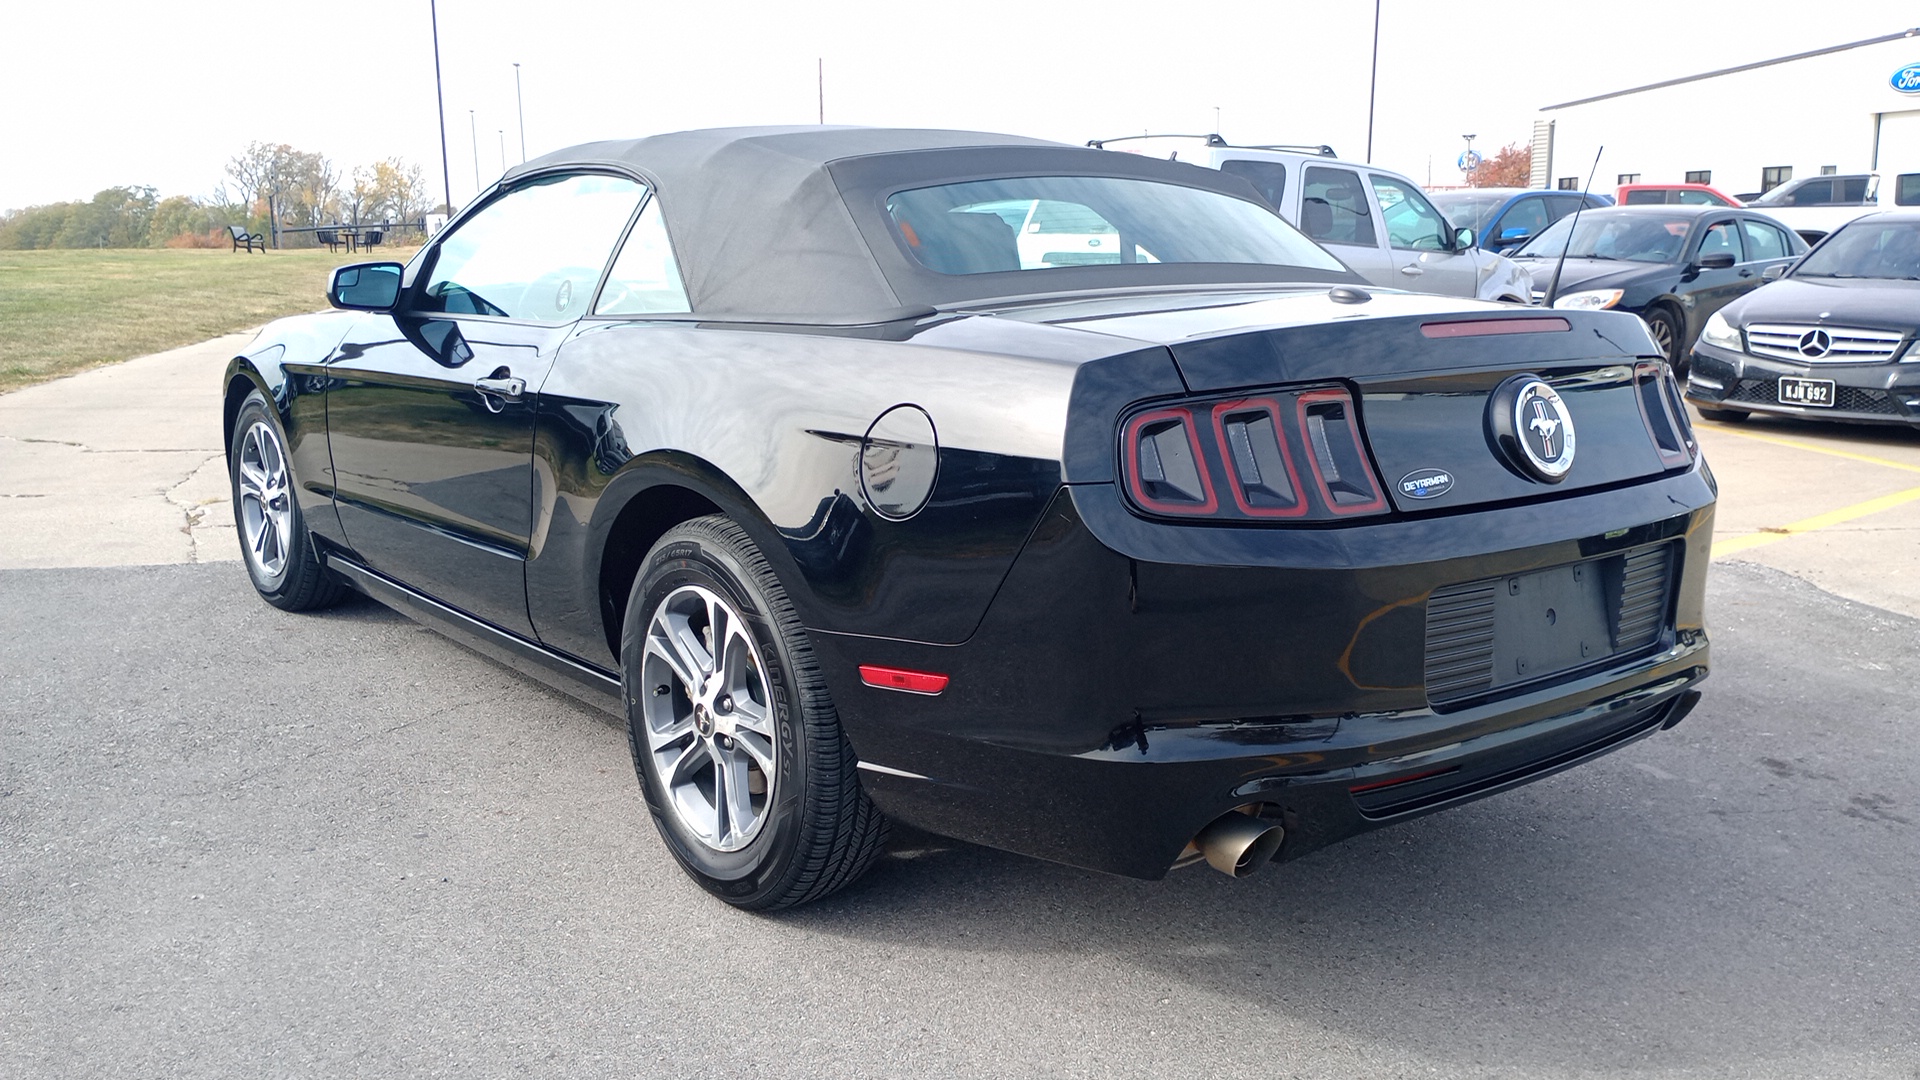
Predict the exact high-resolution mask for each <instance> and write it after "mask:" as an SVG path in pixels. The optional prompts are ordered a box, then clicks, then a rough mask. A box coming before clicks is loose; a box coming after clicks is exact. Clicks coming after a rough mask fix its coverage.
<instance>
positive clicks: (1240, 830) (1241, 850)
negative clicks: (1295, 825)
mask: <svg viewBox="0 0 1920 1080" xmlns="http://www.w3.org/2000/svg"><path fill="white" fill-rule="evenodd" d="M1286 838H1287V830H1285V829H1283V828H1281V827H1280V826H1278V825H1275V824H1274V823H1273V822H1271V821H1262V820H1260V819H1259V818H1257V817H1254V816H1253V815H1252V814H1245V813H1241V812H1240V811H1238V810H1229V811H1227V812H1226V813H1224V814H1221V815H1220V816H1219V817H1217V818H1215V819H1214V820H1213V822H1212V824H1210V825H1208V826H1207V827H1206V828H1204V829H1201V830H1200V835H1198V836H1196V837H1194V838H1193V845H1194V846H1195V847H1197V848H1199V849H1200V854H1201V856H1202V857H1203V858H1205V859H1206V860H1207V865H1208V866H1211V867H1213V868H1214V869H1215V870H1218V871H1220V872H1221V873H1223V874H1225V875H1227V876H1228V877H1237V878H1242V877H1246V876H1247V875H1249V874H1251V873H1253V872H1254V871H1255V870H1258V869H1260V868H1261V867H1262V866H1265V865H1266V864H1267V863H1269V862H1271V861H1272V860H1273V857H1274V856H1275V855H1277V854H1279V852H1280V842H1281V841H1283V840H1285V839H1286Z"/></svg>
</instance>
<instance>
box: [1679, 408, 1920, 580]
mask: <svg viewBox="0 0 1920 1080" xmlns="http://www.w3.org/2000/svg"><path fill="white" fill-rule="evenodd" d="M1756 437H1757V436H1756ZM1769 441H1771V440H1769ZM1844 456H1847V457H1853V456H1855V455H1852V454H1847V455H1844ZM1884 464H1890V465H1894V466H1895V467H1896V468H1903V469H1904V468H1908V466H1905V465H1900V464H1899V463H1897V462H1885V463H1884ZM1913 471H1914V472H1920V469H1914V470H1913ZM1916 500H1920V487H1916V488H1908V489H1907V490H1905V491H1896V492H1894V493H1893V494H1891V495H1882V496H1880V497H1879V498H1877V499H1868V500H1867V501H1866V502H1861V503H1854V504H1853V505H1852V506H1843V507H1841V508H1840V509H1838V510H1829V511H1827V512H1826V513H1824V514H1818V515H1816V516H1814V517H1810V518H1807V519H1806V520H1805V521H1796V522H1794V523H1793V524H1791V525H1788V526H1786V527H1785V528H1781V529H1768V530H1766V531H1765V532H1757V533H1748V534H1747V535H1745V536H1730V537H1728V538H1726V539H1725V540H1715V541H1714V542H1713V557H1714V558H1716V559H1720V558H1725V557H1726V556H1728V555H1733V554H1735V553H1737V552H1742V551H1751V550H1753V549H1754V548H1757V547H1765V546H1766V545H1768V544H1771V543H1773V542H1774V541H1776V540H1785V539H1786V538H1787V537H1789V536H1798V535H1800V534H1801V533H1810V532H1813V531H1814V530H1816V529H1824V528H1827V527H1828V526H1830V525H1839V524H1842V523H1845V522H1848V521H1852V520H1854V519H1855V518H1863V517H1866V516H1867V515H1869V514H1877V513H1879V512H1880V511H1882V510H1891V509H1893V508H1894V507H1896V506H1904V505H1906V504H1907V503H1910V502H1914V501H1916Z"/></svg>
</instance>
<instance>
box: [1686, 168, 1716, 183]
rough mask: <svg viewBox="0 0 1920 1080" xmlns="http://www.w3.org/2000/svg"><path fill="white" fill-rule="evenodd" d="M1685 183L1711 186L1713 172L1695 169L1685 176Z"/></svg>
mask: <svg viewBox="0 0 1920 1080" xmlns="http://www.w3.org/2000/svg"><path fill="white" fill-rule="evenodd" d="M1687 183H1689V184H1711V183H1713V170H1712V169H1695V170H1693V171H1692V172H1690V173H1688V174H1687Z"/></svg>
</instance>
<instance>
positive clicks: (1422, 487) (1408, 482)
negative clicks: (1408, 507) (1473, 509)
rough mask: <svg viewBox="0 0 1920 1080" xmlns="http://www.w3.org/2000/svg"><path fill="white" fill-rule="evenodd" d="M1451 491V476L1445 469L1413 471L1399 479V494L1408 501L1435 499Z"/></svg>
mask: <svg viewBox="0 0 1920 1080" xmlns="http://www.w3.org/2000/svg"><path fill="white" fill-rule="evenodd" d="M1452 490H1453V474H1452V473H1450V472H1448V471H1446V470H1445V469H1415V470H1414V471H1412V472H1410V473H1408V474H1407V475H1405V476H1403V477H1401V478H1400V494H1402V495H1405V496H1406V497H1407V498H1409V499H1437V498H1439V497H1440V496H1442V495H1445V494H1446V493H1447V492H1449V491H1452Z"/></svg>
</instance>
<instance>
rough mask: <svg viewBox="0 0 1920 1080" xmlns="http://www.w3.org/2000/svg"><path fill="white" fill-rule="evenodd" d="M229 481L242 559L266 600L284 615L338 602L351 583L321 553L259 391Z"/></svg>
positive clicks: (236, 431) (251, 397)
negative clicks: (344, 581) (336, 571)
mask: <svg viewBox="0 0 1920 1080" xmlns="http://www.w3.org/2000/svg"><path fill="white" fill-rule="evenodd" d="M227 479H228V481H229V482H230V484H231V486H232V491H233V523H234V525H235V526H236V527H237V528H238V530H239V533H240V555H241V559H242V561H244V562H245V563H246V564H247V576H248V577H250V578H252V579H253V587H254V590H255V591H257V592H258V593H259V594H260V598H261V599H262V600H265V601H266V602H267V603H269V604H272V605H273V606H274V607H277V608H279V609H281V610H282V611H313V610H315V609H317V608H324V607H330V606H332V605H333V604H336V603H338V602H339V600H340V597H341V595H342V594H344V593H345V592H346V585H345V584H344V583H343V582H341V580H340V579H339V578H338V577H337V576H335V575H334V573H333V572H332V571H330V570H328V569H327V568H326V566H325V565H324V564H323V563H322V562H321V561H320V553H319V552H318V551H316V550H314V546H313V536H312V534H311V533H309V532H308V531H307V521H306V518H305V517H304V516H303V515H302V514H301V513H300V500H299V499H298V497H297V496H296V494H295V492H296V488H295V485H294V477H293V463H292V459H291V457H290V456H289V455H288V453H287V437H286V433H285V432H283V431H281V430H280V418H279V416H278V415H276V414H275V412H274V410H273V408H272V406H270V405H269V404H268V403H267V398H266V395H265V394H262V393H261V392H260V391H258V390H255V391H254V392H252V393H250V394H248V395H247V399H246V400H245V401H244V402H241V404H240V412H239V414H238V415H237V416H236V417H235V418H234V423H233V442H232V444H231V445H230V446H229V447H228V448H227Z"/></svg>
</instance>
